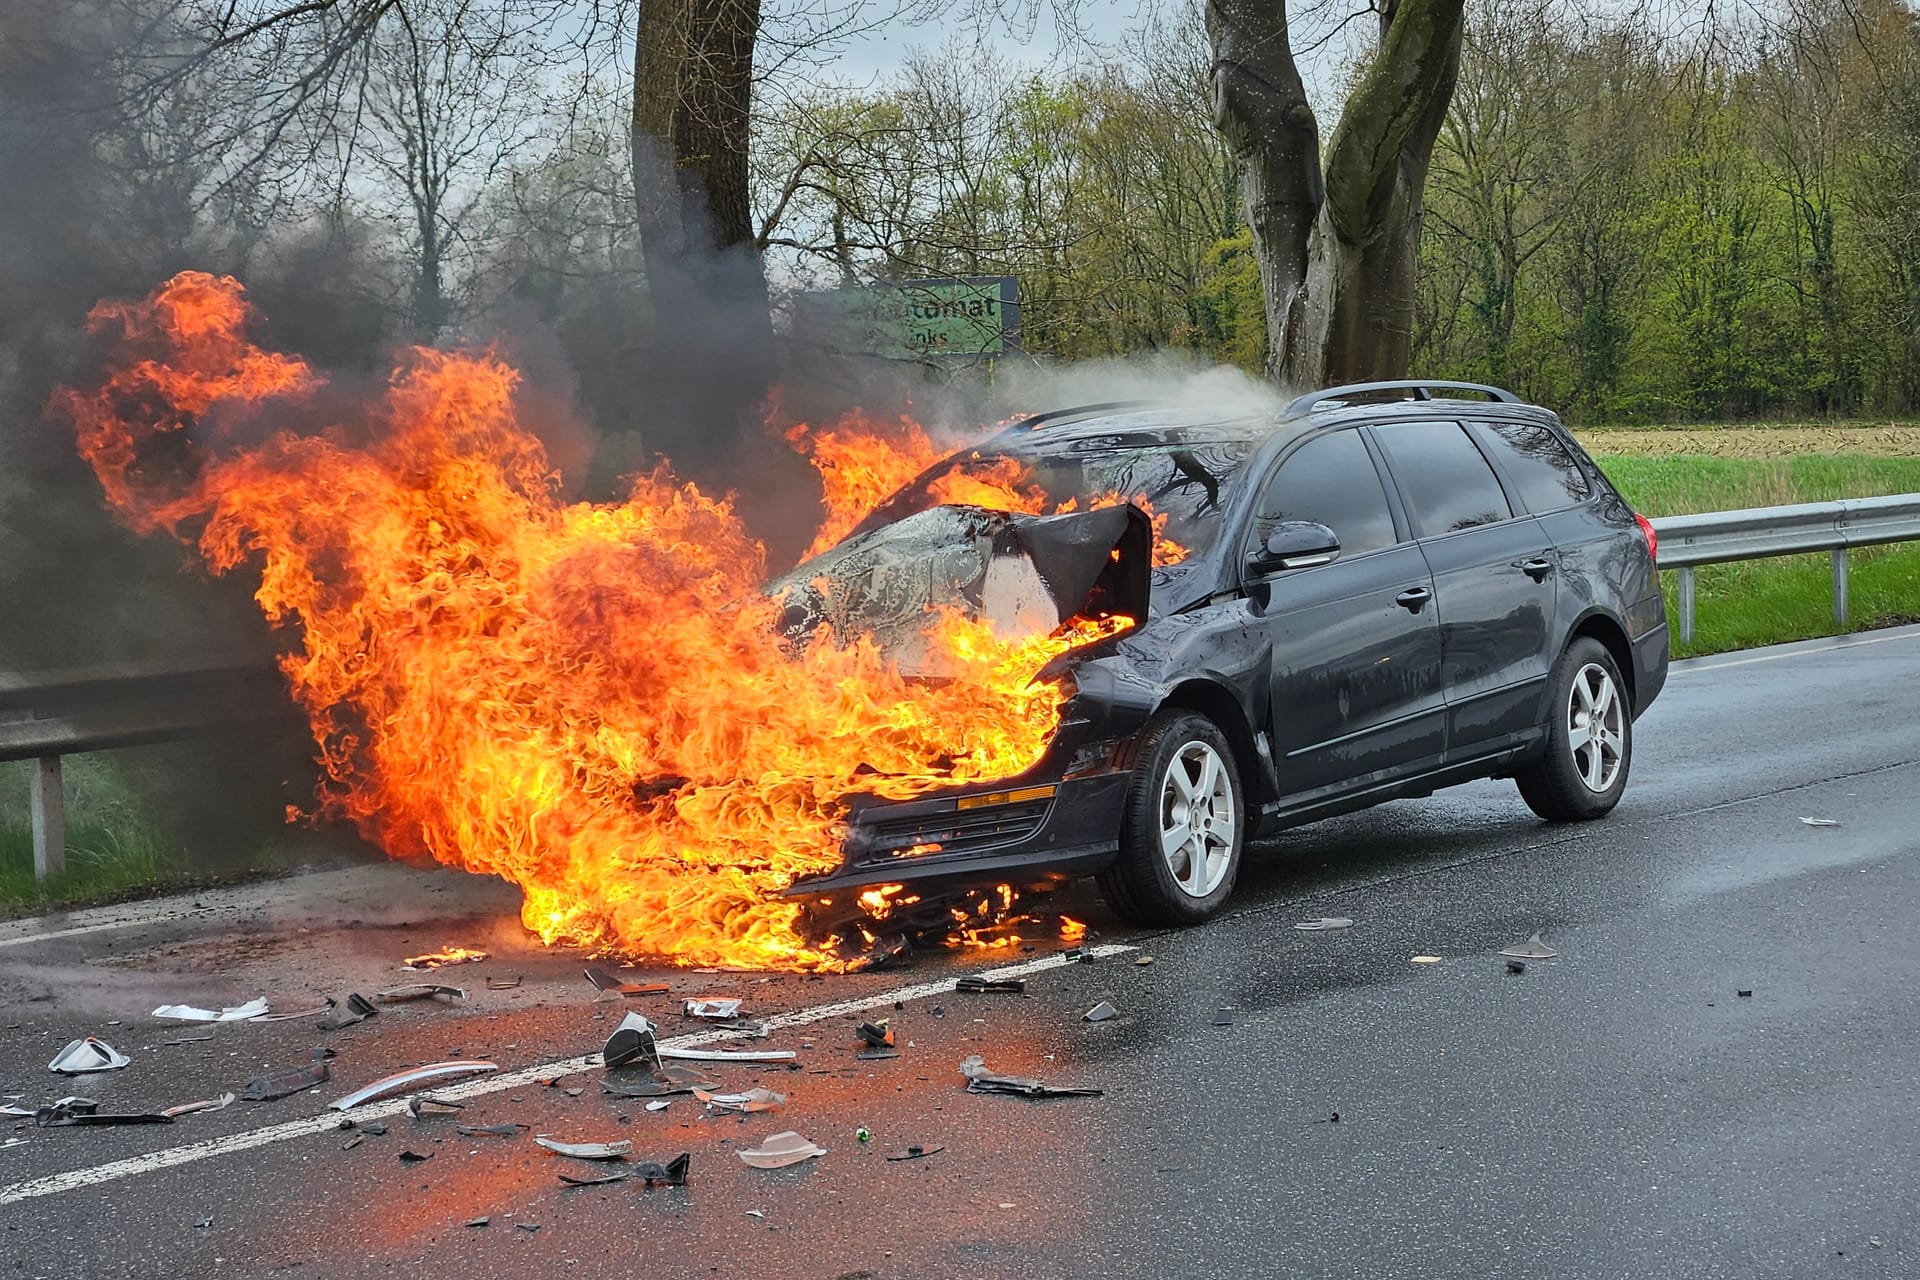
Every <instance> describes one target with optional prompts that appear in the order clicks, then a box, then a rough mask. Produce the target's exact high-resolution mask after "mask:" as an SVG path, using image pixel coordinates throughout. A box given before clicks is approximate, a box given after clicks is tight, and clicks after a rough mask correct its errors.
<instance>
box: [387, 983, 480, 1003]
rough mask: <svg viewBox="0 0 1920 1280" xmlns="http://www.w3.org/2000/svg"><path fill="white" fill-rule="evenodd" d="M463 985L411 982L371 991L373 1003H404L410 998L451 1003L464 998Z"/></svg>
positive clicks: (465, 994) (465, 993) (465, 995)
mask: <svg viewBox="0 0 1920 1280" xmlns="http://www.w3.org/2000/svg"><path fill="white" fill-rule="evenodd" d="M466 998H467V992H466V989H465V988H464V987H449V986H444V985H442V984H441V983H438V982H412V983H408V984H407V985H406V986H404V987H389V988H388V989H387V990H385V991H376V992H374V993H373V1001H374V1003H375V1004H406V1003H407V1002H409V1001H412V1000H441V1001H446V1002H448V1003H451V1002H453V1001H455V1000H465V999H466Z"/></svg>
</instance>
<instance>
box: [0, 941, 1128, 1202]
mask: <svg viewBox="0 0 1920 1280" xmlns="http://www.w3.org/2000/svg"><path fill="white" fill-rule="evenodd" d="M1135 950H1138V948H1137V947H1133V946H1130V945H1128V944H1126V943H1122V942H1109V943H1105V944H1103V945H1101V946H1097V947H1092V948H1089V951H1090V952H1091V954H1092V955H1093V957H1094V958H1095V959H1097V960H1105V959H1108V958H1110V957H1113V956H1117V955H1124V954H1125V953H1126V952H1129V951H1135ZM1072 962H1073V961H1072V960H1071V958H1070V957H1069V956H1068V955H1067V954H1066V953H1065V952H1061V953H1059V954H1057V955H1051V956H1042V957H1041V958H1040V959H1038V960H1026V961H1023V962H1021V963H1020V964H1010V965H1005V966H1003V967H1001V968H998V969H986V970H982V971H981V972H980V974H979V976H980V977H983V978H1024V977H1027V976H1029V975H1031V974H1035V973H1044V972H1046V971H1047V970H1049V969H1058V968H1060V967H1061V966H1063V965H1067V964H1071V963H1072ZM954 976H958V975H954ZM953 981H954V979H953V977H946V978H940V979H937V980H935V981H933V982H917V983H915V984H913V985H912V986H909V987H896V988H895V989H894V990H892V991H883V992H881V993H880V994H879V995H874V996H863V997H859V998H856V999H853V1000H841V1001H837V1002H835V1003H833V1004H823V1005H816V1006H814V1007H813V1008H811V1009H799V1010H796V1011H795V1012H793V1013H780V1014H775V1015H774V1016H773V1017H771V1018H768V1019H767V1020H766V1021H767V1024H768V1026H769V1027H770V1028H771V1029H772V1030H775V1031H779V1030H783V1029H785V1028H787V1027H804V1026H806V1025H808V1024H809V1023H814V1022H823V1021H825V1020H826V1019H828V1018H838V1017H843V1016H845V1015H847V1014H850V1013H864V1012H865V1011H867V1010H868V1009H880V1008H885V1007H887V1006H890V1005H892V1004H893V1003H894V1002H895V1001H901V1002H905V1001H908V1000H923V999H925V998H927V997H928V996H936V995H945V994H948V993H950V992H952V991H953ZM989 998H990V997H989ZM744 1036H745V1033H744V1032H739V1031H711V1032H698V1033H695V1034H692V1035H684V1036H674V1037H673V1038H671V1039H668V1040H662V1041H661V1042H660V1043H661V1045H662V1046H664V1047H667V1048H674V1049H690V1048H693V1047H694V1046H696V1045H702V1044H714V1043H717V1042H719V1041H723V1040H739V1039H743V1038H744ZM599 1065H600V1055H599V1054H597V1053H592V1054H588V1055H586V1056H585V1057H579V1058H563V1059H561V1060H560V1061H559V1062H547V1063H542V1064H540V1065H539V1066H533V1067H521V1068H520V1069H518V1070H516V1071H503V1072H499V1073H497V1074H494V1075H485V1076H480V1077H478V1078H476V1079H473V1080H469V1081H467V1082H465V1083H464V1084H456V1085H449V1086H447V1087H445V1088H439V1089H431V1090H428V1092H431V1093H432V1094H433V1095H434V1096H435V1097H437V1098H453V1099H456V1100H458V1099H463V1098H478V1097H482V1096H484V1095H486V1094H489V1093H502V1092H504V1091H506V1090H508V1089H519V1088H522V1087H524V1086H526V1085H530V1084H534V1083H536V1082H538V1081H541V1080H548V1079H551V1078H553V1077H555V1076H563V1075H570V1074H572V1073H574V1072H578V1071H590V1070H592V1069H594V1068H595V1067H598V1066H599ZM406 1109H407V1100H406V1098H405V1097H404V1096H402V1097H398V1098H388V1099H384V1100H382V1101H379V1102H369V1103H367V1104H366V1105H364V1106H359V1107H355V1108H354V1109H353V1110H352V1111H349V1112H347V1113H346V1115H347V1116H348V1117H349V1118H351V1119H353V1120H354V1121H355V1122H360V1121H366V1120H381V1119H385V1118H387V1117H390V1116H397V1115H399V1114H401V1113H402V1112H404V1111H405V1110H406ZM340 1120H341V1113H340V1112H338V1111H334V1110H331V1109H329V1110H328V1111H327V1112H326V1114H324V1115H318V1116H310V1117H308V1118H306V1119H303V1120H288V1121H286V1122H285V1123H283V1124H274V1125H268V1126H267V1127H265V1128H264V1129H249V1130H248V1131H247V1132H245V1133H233V1134H228V1135H227V1136H226V1137H223V1138H208V1139H206V1140H205V1141H204V1142H190V1143H188V1144H187V1145H185V1146H181V1147H168V1148H166V1149H164V1150H161V1151H150V1152H147V1153H146V1154H145V1155H138V1156H131V1157H129V1158H127V1159H125V1160H115V1161H113V1162H111V1163H110V1164H101V1165H94V1166H93V1167H91V1168H86V1169H73V1170H70V1171H68V1172H66V1173H53V1174H48V1175H47V1176H46V1177H44V1178H34V1179H32V1180H30V1181H27V1182H16V1183H14V1184H13V1185H12V1186H8V1187H0V1205H7V1204H14V1203H17V1202H18V1201H21V1200H32V1199H34V1198H35V1197H37V1196H53V1195H59V1194H60V1193H61V1192H63V1191H78V1190H79V1189H81V1188H82V1187H92V1186H98V1185H99V1184H101V1183H103V1182H113V1181H115V1180H116V1179H119V1178H131V1177H134V1176H135V1175H137V1174H142V1173H158V1172H159V1171H160V1170H162V1169H172V1168H175V1167H177V1166H179V1165H183V1164H192V1163H194V1162H195V1161H199V1160H207V1159H210V1158H212V1157H214V1156H225V1155H233V1154H235V1153H237V1152H241V1151H251V1150H253V1149H254V1148H255V1147H264V1146H267V1145H269V1144H271V1143H275V1142H285V1141H286V1140H288V1139H289V1138H304V1137H307V1136H309V1135H311V1134H316V1133H326V1132H328V1131H329V1130H332V1131H335V1132H337V1131H338V1130H339V1127H340Z"/></svg>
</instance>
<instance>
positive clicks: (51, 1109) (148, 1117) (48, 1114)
mask: <svg viewBox="0 0 1920 1280" xmlns="http://www.w3.org/2000/svg"><path fill="white" fill-rule="evenodd" d="M33 1123H34V1124H35V1125H36V1126H38V1127H39V1128H42V1129H64V1128H66V1127H67V1126H69V1125H119V1124H172V1123H173V1117H172V1116H170V1115H166V1114H164V1113H162V1112H133V1113H124V1112H123V1113H114V1112H106V1113H104V1114H103V1113H102V1112H101V1111H100V1104H99V1103H98V1102H97V1101H95V1100H94V1099H92V1098H61V1099H60V1100H59V1101H58V1102H54V1103H50V1104H49V1105H47V1106H44V1107H41V1108H39V1109H38V1110H36V1111H35V1112H34V1113H33Z"/></svg>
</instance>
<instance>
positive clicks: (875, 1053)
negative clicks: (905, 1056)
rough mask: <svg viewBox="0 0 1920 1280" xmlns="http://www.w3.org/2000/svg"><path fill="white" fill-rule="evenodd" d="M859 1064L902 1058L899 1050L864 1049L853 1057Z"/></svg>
mask: <svg viewBox="0 0 1920 1280" xmlns="http://www.w3.org/2000/svg"><path fill="white" fill-rule="evenodd" d="M853 1056H854V1059H855V1060H856V1061H859V1062H886V1061H888V1060H889V1059H892V1058H897V1057H899V1056H900V1051H899V1050H898V1049H862V1050H861V1051H860V1052H858V1053H856V1054H854V1055H853Z"/></svg>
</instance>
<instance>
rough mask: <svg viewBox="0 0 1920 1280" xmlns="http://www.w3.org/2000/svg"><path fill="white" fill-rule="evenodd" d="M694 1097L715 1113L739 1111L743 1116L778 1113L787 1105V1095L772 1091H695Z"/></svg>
mask: <svg viewBox="0 0 1920 1280" xmlns="http://www.w3.org/2000/svg"><path fill="white" fill-rule="evenodd" d="M693 1096H694V1097H696V1098H698V1099H700V1101H702V1102H704V1103H706V1104H707V1105H708V1106H709V1107H712V1108H713V1109H714V1110H715V1111H737V1112H739V1113H740V1114H742V1115H746V1114H749V1113H751V1112H755V1111H778V1110H779V1109H780V1108H781V1107H784V1106H786V1105H787V1095H786V1094H784V1093H775V1092H774V1091H773V1090H771V1089H749V1090H747V1091H746V1092H745V1093H709V1092H707V1090H705V1089H695V1090H694V1091H693Z"/></svg>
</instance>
